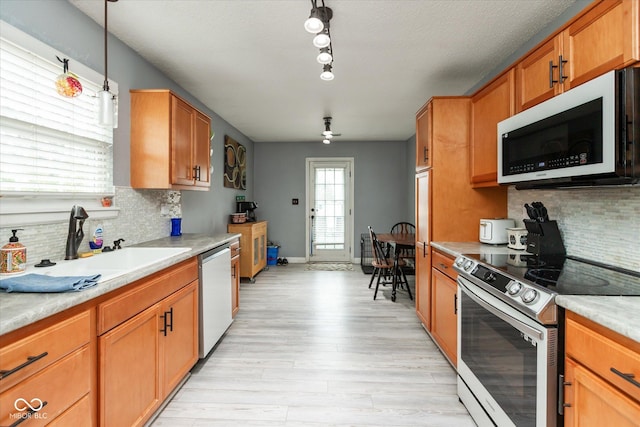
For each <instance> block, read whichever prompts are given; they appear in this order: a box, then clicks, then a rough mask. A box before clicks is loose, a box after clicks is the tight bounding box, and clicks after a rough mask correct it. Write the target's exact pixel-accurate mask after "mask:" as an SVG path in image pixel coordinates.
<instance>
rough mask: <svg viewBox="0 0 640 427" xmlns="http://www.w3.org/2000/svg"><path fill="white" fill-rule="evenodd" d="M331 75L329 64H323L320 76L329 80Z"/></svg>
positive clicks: (331, 78)
mask: <svg viewBox="0 0 640 427" xmlns="http://www.w3.org/2000/svg"><path fill="white" fill-rule="evenodd" d="M333 77H334V75H333V71H332V67H331V64H325V65H324V67H322V73H320V78H321V79H322V80H325V81H330V80H333Z"/></svg>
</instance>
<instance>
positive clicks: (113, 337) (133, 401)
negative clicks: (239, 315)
mask: <svg viewBox="0 0 640 427" xmlns="http://www.w3.org/2000/svg"><path fill="white" fill-rule="evenodd" d="M98 333H99V334H100V337H99V338H98V349H99V368H98V375H99V383H100V425H104V426H111V425H123V426H124V425H126V426H134V425H144V423H145V422H146V421H147V420H148V419H149V418H150V417H151V416H152V415H153V413H154V412H155V411H156V410H157V409H158V408H159V407H160V405H161V404H162V402H163V401H164V400H165V399H166V397H167V396H169V394H170V393H171V392H172V391H173V389H174V388H175V387H176V386H177V385H178V384H179V383H180V382H181V381H182V379H183V378H184V377H185V376H186V375H187V373H188V372H189V370H190V369H191V368H192V367H193V365H194V364H195V363H196V361H197V360H198V265H197V261H196V259H195V258H192V259H190V260H187V261H184V262H182V263H181V264H178V265H176V266H174V267H173V268H170V269H166V270H163V271H161V272H159V273H156V274H154V275H152V276H149V277H148V278H145V279H142V280H140V281H138V282H136V283H135V284H132V285H131V286H130V287H128V290H126V291H123V292H122V293H120V294H119V295H117V296H115V297H113V298H111V299H110V300H107V301H105V302H103V303H101V304H99V305H98Z"/></svg>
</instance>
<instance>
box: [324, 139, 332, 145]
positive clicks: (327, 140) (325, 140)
mask: <svg viewBox="0 0 640 427" xmlns="http://www.w3.org/2000/svg"><path fill="white" fill-rule="evenodd" d="M322 143H323V144H331V140H329V139H323V140H322Z"/></svg>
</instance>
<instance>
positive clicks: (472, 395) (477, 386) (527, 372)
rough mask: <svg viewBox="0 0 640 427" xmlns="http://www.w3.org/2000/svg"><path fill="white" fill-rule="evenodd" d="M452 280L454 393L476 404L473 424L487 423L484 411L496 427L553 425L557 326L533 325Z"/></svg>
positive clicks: (480, 291)
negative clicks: (455, 303) (455, 362)
mask: <svg viewBox="0 0 640 427" xmlns="http://www.w3.org/2000/svg"><path fill="white" fill-rule="evenodd" d="M458 284H459V286H458V293H459V295H458V298H459V301H460V311H459V315H458V376H459V377H458V391H459V395H460V398H461V400H462V401H463V403H464V404H465V406H467V408H472V407H475V408H476V409H475V412H476V413H478V415H479V416H478V417H477V418H480V420H477V419H476V422H477V423H478V425H480V426H482V425H484V424H486V425H491V424H489V422H488V419H487V417H486V416H487V415H488V416H489V418H490V419H491V422H493V423H495V424H496V425H498V426H501V427H502V426H517V427H529V426H530V427H554V426H556V421H557V414H556V405H555V403H556V401H557V400H556V396H557V391H556V384H557V377H556V374H557V366H556V362H557V354H556V344H557V343H556V339H557V327H556V326H553V327H545V326H543V325H541V324H538V323H537V322H535V321H534V320H533V319H530V318H528V317H527V316H525V315H523V314H522V313H520V312H519V311H517V310H515V309H514V308H512V307H510V306H508V305H507V304H505V303H504V302H502V301H499V300H498V299H497V298H495V297H493V296H492V295H491V294H489V293H487V292H486V291H484V290H483V289H481V288H479V287H478V286H476V285H474V284H473V283H471V282H470V281H469V280H467V279H465V278H464V277H462V276H461V275H460V276H458ZM478 406H480V407H481V408H482V411H480V410H479V409H478ZM469 412H470V413H471V415H472V416H474V410H471V409H470V410H469ZM475 418H476V417H475V416H474V419H475ZM482 418H484V421H483V420H482Z"/></svg>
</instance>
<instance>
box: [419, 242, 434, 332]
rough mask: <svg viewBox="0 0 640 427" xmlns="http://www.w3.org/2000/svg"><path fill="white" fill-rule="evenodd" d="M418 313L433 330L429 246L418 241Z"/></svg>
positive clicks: (425, 324)
mask: <svg viewBox="0 0 640 427" xmlns="http://www.w3.org/2000/svg"><path fill="white" fill-rule="evenodd" d="M415 294H416V314H417V315H418V318H419V319H420V322H422V324H423V325H424V327H425V328H426V329H427V330H428V331H430V330H431V259H430V257H429V246H428V245H426V244H424V242H418V243H416V292H415Z"/></svg>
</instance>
